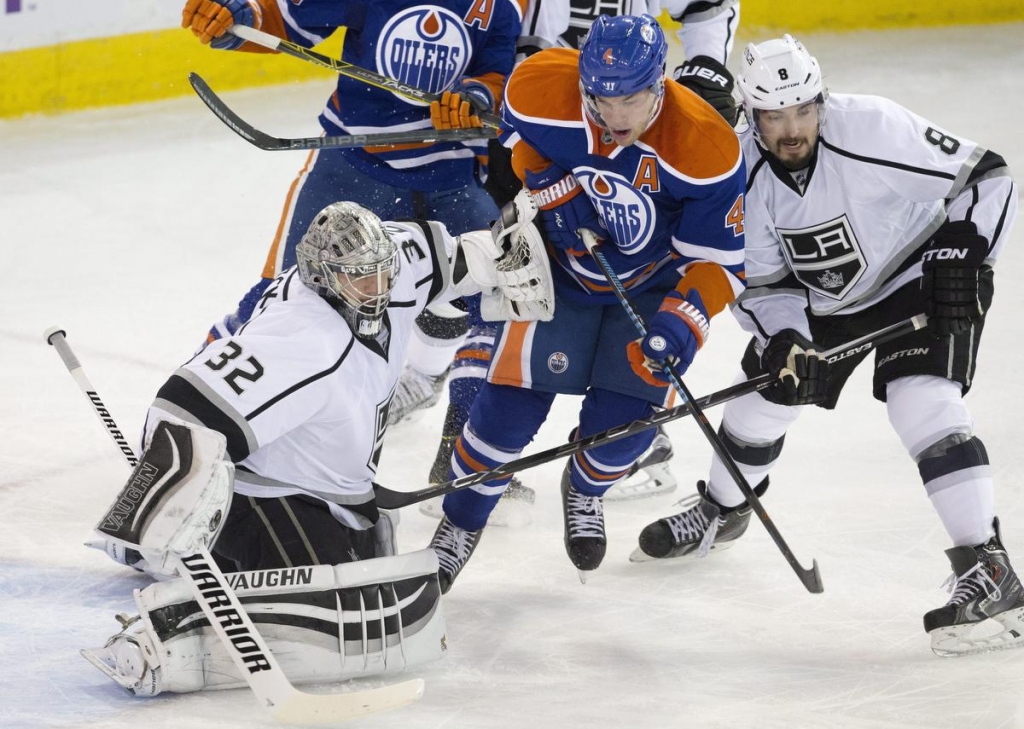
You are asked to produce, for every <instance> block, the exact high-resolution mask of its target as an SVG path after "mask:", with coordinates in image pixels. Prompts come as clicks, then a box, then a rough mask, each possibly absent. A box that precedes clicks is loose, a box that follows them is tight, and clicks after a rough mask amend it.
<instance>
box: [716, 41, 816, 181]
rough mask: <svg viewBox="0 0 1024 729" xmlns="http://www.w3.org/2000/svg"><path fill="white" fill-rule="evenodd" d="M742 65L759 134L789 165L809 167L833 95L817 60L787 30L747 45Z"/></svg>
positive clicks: (744, 93) (746, 100)
mask: <svg viewBox="0 0 1024 729" xmlns="http://www.w3.org/2000/svg"><path fill="white" fill-rule="evenodd" d="M741 68H742V70H741V72H740V74H739V75H738V76H737V77H736V85H737V87H738V88H739V90H740V96H741V97H742V98H743V110H744V112H745V113H746V115H747V121H748V122H749V123H750V126H751V128H752V129H753V131H754V135H755V137H756V138H757V140H758V141H759V142H761V144H762V145H763V146H764V147H765V148H766V149H767V150H768V151H769V152H771V153H772V154H773V155H775V156H776V157H777V158H778V159H779V161H781V162H782V163H783V165H785V166H786V167H788V168H789V169H794V170H796V169H801V168H803V167H806V166H807V164H808V163H809V161H810V159H811V157H812V156H813V154H814V147H815V144H816V143H817V140H818V132H819V130H820V128H821V125H822V124H823V123H824V121H825V109H826V102H827V100H828V90H827V89H826V88H825V86H824V84H823V83H822V78H821V69H820V68H819V66H818V62H817V60H815V58H814V56H812V55H811V54H810V53H808V52H807V49H806V48H804V47H803V45H802V44H801V43H800V42H799V41H797V40H796V39H794V38H793V37H792V36H790V35H788V34H787V35H785V36H783V37H782V38H777V39H774V40H770V41H765V42H764V43H760V44H757V45H755V44H753V43H751V44H749V45H747V48H746V50H745V51H744V52H743V60H742V61H741Z"/></svg>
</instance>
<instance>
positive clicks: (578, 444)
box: [373, 314, 928, 509]
mask: <svg viewBox="0 0 1024 729" xmlns="http://www.w3.org/2000/svg"><path fill="white" fill-rule="evenodd" d="M927 322H928V319H927V317H925V315H924V314H918V315H917V316H915V317H912V318H910V319H907V320H906V321H901V322H898V323H896V324H892V325H890V326H888V327H885V328H883V329H879V330H878V331H877V332H873V333H871V334H866V335H864V336H863V337H859V338H858V339H854V340H853V341H852V342H847V343H846V344H843V345H840V346H838V347H835V348H833V349H830V350H828V351H827V352H824V353H823V355H824V357H825V358H826V359H827V360H828V361H829V362H835V361H837V360H840V359H845V358H847V357H852V356H853V355H855V354H859V353H860V352H866V351H868V350H870V349H874V348H875V347H877V346H878V345H879V344H881V343H883V342H888V341H890V340H892V339H896V338H897V337H902V336H904V335H906V334H909V333H910V332H913V331H917V330H918V329H922V328H923V327H924V326H925V325H926V324H927ZM771 383H772V378H771V375H768V374H763V375H759V376H757V377H754V378H752V379H749V380H746V381H745V382H738V383H736V384H735V385H731V386H729V387H726V388H724V389H722V390H717V391H716V392H712V393H711V394H710V395H705V396H704V397H702V398H700V399H699V400H697V402H696V404H697V406H698V407H699V408H710V407H714V406H716V405H721V404H722V403H724V402H728V401H729V400H733V399H735V398H737V397H742V396H743V395H747V394H749V393H751V392H757V391H758V390H763V389H764V388H766V387H768V385H770V384H771ZM692 414H693V406H692V405H691V403H690V402H686V403H683V404H682V405H677V406H676V407H674V408H670V409H668V410H662V411H660V412H657V413H653V414H652V415H649V416H647V417H646V418H640V419H639V420H634V421H632V422H630V423H626V424H624V425H619V426H616V427H614V428H609V429H608V430H602V431H601V432H600V433H594V434H593V435H590V436H587V437H586V438H581V439H580V440H574V441H571V442H569V443H563V444H562V445H560V446H557V447H555V448H548V449H547V450H545V451H541V452H539V453H533V454H531V455H528V456H523V457H522V458H519V459H516V460H514V461H509V462H508V463H504V464H502V465H500V466H498V467H497V468H493V469H491V470H490V471H480V472H478V473H471V474H468V475H466V476H463V477H461V478H456V479H452V480H451V481H446V482H444V483H439V484H436V485H434V486H428V487H427V488H423V489H418V490H416V491H395V490H393V489H389V488H387V487H386V486H381V485H380V484H374V485H373V490H374V493H375V494H376V497H377V506H379V507H380V508H382V509H400V508H402V507H403V506H412V505H413V504H418V503H419V502H421V501H426V500H427V499H432V498H434V497H435V496H444V495H445V494H450V493H452V492H453V491H461V490H462V489H467V488H469V487H470V486H475V485H476V484H478V483H483V482H484V481H490V480H491V479H494V478H500V477H502V476H508V475H509V474H513V473H517V472H519V471H525V470H527V469H530V468H534V467H536V466H542V465H544V464H545V463H550V462H551V461H557V460H558V459H560V458H564V457H566V456H571V455H572V454H574V453H578V452H580V451H586V450H590V449H591V448H596V447H597V446H599V445H604V444H605V443H613V442H615V441H617V440H621V439H623V438H628V437H629V436H631V435H636V434H637V433H641V432H643V431H645V430H650V429H651V428H657V427H658V426H659V425H664V424H666V423H670V422H672V421H673V420H678V419H679V418H685V417H687V416H688V415H692Z"/></svg>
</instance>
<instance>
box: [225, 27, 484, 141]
mask: <svg viewBox="0 0 1024 729" xmlns="http://www.w3.org/2000/svg"><path fill="white" fill-rule="evenodd" d="M228 32H229V33H231V35H234V36H236V37H238V38H241V39H242V40H247V41H249V42H251V43H255V44H256V45H258V46H263V47H264V48H269V49H270V50H272V51H280V52H281V53H284V54H286V55H289V56H292V57H294V58H298V59H300V60H303V61H307V62H309V63H312V64H314V65H317V66H320V67H322V68H329V69H331V70H332V71H334V72H335V73H337V74H339V75H341V76H347V77H348V78H352V79H355V80H356V81H362V82H363V83H364V84H367V85H369V86H375V87H377V88H378V89H384V90H385V91H390V92H392V93H394V94H398V95H399V96H404V97H405V98H406V99H409V100H410V101H418V102H420V103H423V104H430V102H432V101H437V100H438V99H440V98H441V94H435V93H433V92H430V91H426V90H424V89H421V88H418V87H416V86H410V85H409V84H404V83H402V82H401V81H399V80H398V79H393V78H389V77H387V76H383V75H381V74H379V73H377V72H375V71H370V70H369V69H366V68H362V67H360V66H356V65H355V64H352V63H349V62H348V61H342V60H341V59H337V58H330V57H328V56H325V55H323V54H320V53H317V52H316V51H311V50H310V49H308V48H306V47H305V46H300V45H299V44H298V43H292V42H291V41H288V40H284V39H283V38H278V37H277V36H276V35H271V34H270V33H264V32H263V31H262V30H256V29H255V28H251V27H249V26H248V25H233V26H231V28H229V29H228ZM477 116H479V117H480V121H481V122H483V124H484V126H488V127H494V128H495V129H497V127H498V124H499V122H500V121H501V120H500V119H499V118H498V116H497V115H496V114H490V113H487V112H481V113H479V114H477Z"/></svg>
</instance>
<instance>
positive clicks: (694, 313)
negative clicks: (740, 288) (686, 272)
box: [626, 289, 709, 387]
mask: <svg viewBox="0 0 1024 729" xmlns="http://www.w3.org/2000/svg"><path fill="white" fill-rule="evenodd" d="M708 326H709V325H708V313H707V309H705V308H704V302H703V300H701V298H700V294H699V293H697V290H696V289H690V290H689V291H688V292H687V294H686V296H685V297H684V296H683V295H682V293H680V292H679V291H672V292H670V293H669V294H668V296H666V297H665V299H664V300H663V301H662V302H661V308H659V309H658V313H657V314H655V315H654V316H652V317H651V321H650V324H649V325H648V326H647V336H646V337H644V338H643V339H637V340H635V341H633V342H630V343H629V345H628V346H627V348H626V353H627V355H628V357H629V365H630V367H631V368H632V369H633V372H635V373H636V374H637V375H638V376H639V377H640V379H642V380H643V381H644V382H646V383H647V384H649V385H657V386H659V387H665V386H667V385H668V383H669V375H668V373H667V372H666V371H665V364H666V363H668V364H671V365H672V366H673V367H674V368H675V371H676V373H677V374H679V375H682V374H683V373H684V372H686V370H687V368H689V366H690V364H691V363H692V362H693V358H694V356H696V354H697V350H698V349H700V348H701V347H702V346H703V345H704V342H705V340H707V338H708Z"/></svg>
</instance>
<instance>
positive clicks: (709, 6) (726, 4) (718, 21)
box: [662, 0, 740, 65]
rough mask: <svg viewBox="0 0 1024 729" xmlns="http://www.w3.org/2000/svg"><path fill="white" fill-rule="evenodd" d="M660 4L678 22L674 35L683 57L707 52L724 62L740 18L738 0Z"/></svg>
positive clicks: (684, 0)
mask: <svg viewBox="0 0 1024 729" xmlns="http://www.w3.org/2000/svg"><path fill="white" fill-rule="evenodd" d="M662 6H663V7H664V9H665V10H666V11H668V14H669V15H670V16H671V18H672V19H673V20H675V21H676V22H678V23H681V24H682V27H681V28H680V29H679V30H678V31H676V35H677V36H678V37H679V40H680V41H681V42H682V44H683V51H684V52H685V54H686V57H687V58H694V57H696V56H708V57H709V58H714V59H715V60H716V61H718V62H720V63H721V64H723V65H725V62H726V61H727V60H729V54H730V53H732V46H733V42H734V41H735V40H736V28H737V26H738V25H739V22H740V3H739V0H716V1H715V0H713V1H712V2H706V1H705V0H682V1H680V0H664V1H663V2H662Z"/></svg>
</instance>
